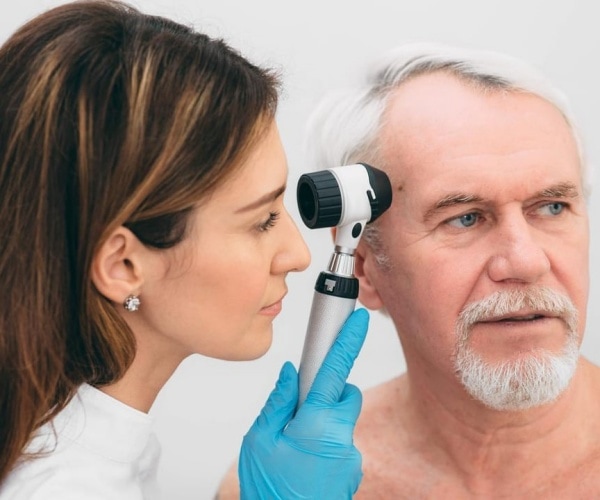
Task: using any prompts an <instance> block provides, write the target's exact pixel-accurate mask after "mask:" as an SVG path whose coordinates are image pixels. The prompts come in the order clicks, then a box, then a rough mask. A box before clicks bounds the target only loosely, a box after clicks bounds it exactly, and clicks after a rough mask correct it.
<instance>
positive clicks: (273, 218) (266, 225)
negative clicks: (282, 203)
mask: <svg viewBox="0 0 600 500" xmlns="http://www.w3.org/2000/svg"><path fill="white" fill-rule="evenodd" d="M279 215H280V213H279V212H269V218H268V219H267V220H265V221H264V222H261V223H260V224H259V226H258V230H259V231H260V232H266V231H268V230H269V229H271V228H272V227H273V226H274V225H275V223H276V222H277V219H279Z"/></svg>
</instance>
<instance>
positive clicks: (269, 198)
mask: <svg viewBox="0 0 600 500" xmlns="http://www.w3.org/2000/svg"><path fill="white" fill-rule="evenodd" d="M285 188H286V186H285V184H284V185H283V186H280V187H278V188H277V189H275V190H273V191H271V192H270V193H267V194H265V195H263V196H261V197H260V198H259V199H258V200H256V201H253V202H252V203H249V204H248V205H245V206H243V207H241V208H238V209H237V210H236V211H235V213H236V214H238V213H242V212H249V211H250V210H256V209H257V208H260V207H262V206H263V205H266V204H268V203H272V202H273V201H275V200H276V199H277V198H279V197H280V196H281V195H282V194H283V193H284V192H285Z"/></svg>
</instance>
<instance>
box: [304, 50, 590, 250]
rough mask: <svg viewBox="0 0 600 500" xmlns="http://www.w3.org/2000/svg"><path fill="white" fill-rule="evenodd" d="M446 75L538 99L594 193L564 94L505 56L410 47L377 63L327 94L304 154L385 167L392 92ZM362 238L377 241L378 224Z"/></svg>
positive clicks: (319, 163) (317, 163)
mask: <svg viewBox="0 0 600 500" xmlns="http://www.w3.org/2000/svg"><path fill="white" fill-rule="evenodd" d="M436 71H446V72H448V73H450V74H452V75H454V76H456V77H457V78H460V79H462V80H464V81H466V82H468V83H469V84H470V85H474V86H475V87H476V88H478V89H480V90H482V91H493V90H501V91H502V90H504V91H508V92H525V93H529V94H533V95H536V96H538V97H541V98H542V99H544V100H546V101H547V102H549V103H551V104H552V105H554V106H555V107H556V108H557V109H558V110H559V111H560V112H561V113H562V115H563V116H564V118H565V120H566V122H567V124H568V125H569V126H570V128H571V130H572V133H573V137H574V139H575V141H576V143H577V146H578V150H579V157H580V164H581V167H580V168H581V178H582V184H583V189H584V195H585V196H586V197H587V196H588V195H589V192H590V185H591V183H590V174H591V172H590V168H589V166H588V165H587V164H586V161H585V159H584V153H583V147H582V141H581V137H580V134H579V132H578V130H577V128H576V126H575V122H574V119H573V116H572V112H571V109H570V105H569V103H568V101H567V98H566V97H565V95H564V94H563V93H562V92H561V91H560V90H559V89H557V88H556V87H555V86H554V85H553V84H552V83H551V82H550V81H549V80H548V79H547V78H546V77H545V76H543V75H542V74H541V73H540V72H539V71H538V70H537V69H536V68H534V67H533V66H531V65H529V64H527V63H525V62H524V61H522V60H519V59H516V58H514V57H511V56H509V55H506V54H502V53H498V52H492V51H486V50H476V49H467V48H461V47H453V46H448V45H440V44H434V43H422V42H420V43H408V44H405V45H401V46H399V47H397V48H395V49H392V50H390V51H389V52H387V53H385V54H383V55H382V56H381V57H380V58H378V59H376V60H375V62H374V64H373V65H372V67H371V68H370V70H369V71H368V72H367V74H366V80H365V81H364V82H363V83H362V84H360V85H359V86H357V87H354V88H349V89H343V90H340V91H338V92H335V93H331V94H330V95H328V96H326V97H325V98H324V99H323V100H322V101H321V102H320V104H319V105H318V106H317V108H316V109H315V110H314V112H313V113H312V115H311V116H310V118H309V121H308V130H307V134H306V144H305V146H306V150H307V155H308V161H309V162H312V163H309V164H311V165H313V166H314V167H315V169H324V168H331V167H334V166H337V165H345V164H350V163H356V162H359V161H360V162H367V163H371V164H373V165H374V166H377V167H379V168H383V169H385V161H384V158H382V156H381V153H380V148H379V144H378V138H379V131H380V129H381V127H382V126H383V116H384V113H385V110H386V106H387V102H388V100H389V97H390V95H391V93H392V92H393V91H394V90H395V89H396V88H397V87H398V86H399V85H401V84H402V83H403V82H405V81H407V80H408V79H410V78H413V77H415V76H418V75H422V74H426V73H433V72H436ZM375 225H376V224H371V225H369V226H367V227H368V228H371V229H369V230H368V231H367V232H366V233H365V235H364V237H365V239H366V240H367V242H370V243H373V244H375V243H377V242H378V241H379V239H378V237H377V234H376V230H375V227H372V226H375Z"/></svg>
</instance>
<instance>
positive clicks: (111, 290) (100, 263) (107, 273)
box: [91, 226, 143, 303]
mask: <svg viewBox="0 0 600 500" xmlns="http://www.w3.org/2000/svg"><path fill="white" fill-rule="evenodd" d="M142 252H143V245H142V243H141V242H140V241H139V240H138V239H137V238H136V236H135V235H134V234H133V233H132V232H131V231H130V230H129V229H127V228H125V227H123V226H119V227H118V228H117V229H115V230H114V231H113V232H112V233H111V234H110V236H109V237H108V238H107V239H106V241H105V242H104V243H103V244H102V246H101V247H100V249H99V250H98V252H96V255H95V256H94V258H93V260H92V268H91V278H92V282H93V283H94V286H95V287H96V288H97V289H98V291H99V292H100V293H101V294H102V295H104V296H105V297H106V298H108V299H110V300H112V301H113V302H116V303H123V301H124V300H125V299H126V298H127V297H128V296H129V295H139V293H140V291H141V287H142V283H143V277H142V272H141V270H142V266H141V253H142Z"/></svg>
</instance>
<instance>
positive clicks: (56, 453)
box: [0, 385, 160, 500]
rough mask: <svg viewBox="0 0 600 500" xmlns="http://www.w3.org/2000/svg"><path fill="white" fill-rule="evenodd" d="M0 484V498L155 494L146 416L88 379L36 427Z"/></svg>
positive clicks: (154, 449) (154, 455)
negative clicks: (62, 406)
mask: <svg viewBox="0 0 600 500" xmlns="http://www.w3.org/2000/svg"><path fill="white" fill-rule="evenodd" d="M38 451H44V452H47V454H45V455H43V456H41V457H39V458H34V459H29V460H23V461H22V462H21V463H19V464H18V465H17V466H16V467H15V469H14V470H13V471H12V472H11V473H10V475H9V476H8V478H7V479H6V481H5V482H4V484H3V485H2V486H1V487H0V500H9V499H10V500H83V499H85V500H108V499H110V500H121V499H123V500H125V499H127V500H142V499H144V500H148V499H156V498H159V497H160V495H159V492H158V486H157V482H156V468H157V465H158V459H159V455H160V446H159V444H158V440H157V439H156V436H155V435H154V433H153V431H152V418H151V417H150V416H149V415H147V414H146V413H143V412H140V411H138V410H135V409H134V408H131V407H130V406H127V405H125V404H123V403H121V402H120V401H117V400H116V399H114V398H112V397H110V396H108V395H107V394H104V393H103V392H101V391H99V390H98V389H95V388H93V387H91V386H89V385H83V386H81V388H80V389H79V391H78V392H77V394H76V395H75V397H74V398H73V400H72V401H71V402H70V403H69V404H68V405H67V406H66V407H65V409H64V410H63V411H61V412H60V413H59V414H58V415H57V416H56V417H55V418H54V420H53V422H52V423H51V424H50V423H48V424H46V425H44V426H43V427H41V428H40V429H39V431H38V432H36V435H35V437H34V439H33V440H32V442H31V443H30V444H29V445H28V447H27V452H38Z"/></svg>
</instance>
